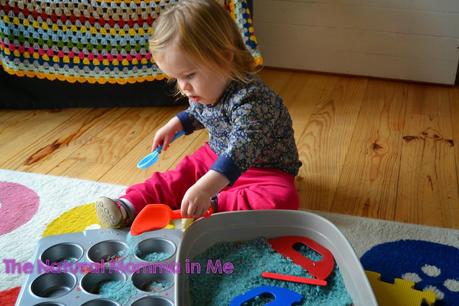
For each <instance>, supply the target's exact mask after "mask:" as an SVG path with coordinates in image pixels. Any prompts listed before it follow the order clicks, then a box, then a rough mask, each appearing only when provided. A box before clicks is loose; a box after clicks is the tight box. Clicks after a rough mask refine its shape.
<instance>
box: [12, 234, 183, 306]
mask: <svg viewBox="0 0 459 306" xmlns="http://www.w3.org/2000/svg"><path fill="white" fill-rule="evenodd" d="M182 235H183V233H182V231H181V230H177V229H164V230H158V231H152V232H147V233H144V234H142V235H139V236H130V235H128V230H111V229H107V230H87V231H85V232H82V233H72V234H64V235H57V236H49V237H46V238H43V239H41V240H40V241H39V242H38V247H37V249H36V252H35V255H34V259H33V261H32V262H31V263H32V264H33V271H31V273H30V274H29V275H28V277H27V280H26V282H25V283H24V285H23V286H22V288H21V291H20V293H19V296H18V299H17V302H16V305H17V306H35V305H36V306H72V305H84V306H123V305H129V306H146V305H157V306H173V305H175V293H174V292H175V277H176V273H175V272H176V271H175V272H174V270H173V269H172V270H171V269H169V270H167V269H164V268H162V267H166V266H168V267H173V265H174V264H175V262H176V255H177V249H178V248H179V246H180V243H181V240H182ZM128 240H129V241H128ZM149 253H167V255H169V254H170V256H169V257H168V258H167V259H164V260H161V261H156V262H149V261H146V260H144V259H143V258H145V255H147V254H149ZM85 266H87V267H85ZM143 266H145V267H146V268H144V269H142V267H143ZM161 269H162V270H161ZM139 270H140V272H139ZM108 281H124V282H126V283H125V284H127V285H129V286H132V285H133V286H134V287H135V289H134V288H132V287H131V288H132V291H130V293H132V296H131V297H130V298H129V299H128V300H127V301H122V303H121V302H120V301H119V300H118V301H117V300H116V299H115V300H114V299H108V298H106V297H104V296H102V295H101V294H100V292H99V289H100V286H101V284H103V283H105V282H108ZM128 282H131V283H128ZM158 284H159V287H158ZM162 284H164V285H165V286H163V285H162ZM134 292H135V294H134Z"/></svg>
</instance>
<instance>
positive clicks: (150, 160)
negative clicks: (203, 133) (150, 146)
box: [137, 131, 185, 169]
mask: <svg viewBox="0 0 459 306" xmlns="http://www.w3.org/2000/svg"><path fill="white" fill-rule="evenodd" d="M183 135H185V132H184V131H178V132H177V133H175V135H174V137H172V139H171V141H170V142H169V143H172V142H173V141H174V140H176V139H177V138H179V137H180V136H183ZM162 149H163V145H160V146H159V147H157V148H156V149H154V150H153V152H151V153H150V154H148V155H147V156H145V157H144V158H142V159H141V160H140V161H139V162H138V163H137V168H139V169H147V168H148V167H151V166H152V165H153V164H154V163H156V162H157V161H158V156H159V154H160V153H161V151H162Z"/></svg>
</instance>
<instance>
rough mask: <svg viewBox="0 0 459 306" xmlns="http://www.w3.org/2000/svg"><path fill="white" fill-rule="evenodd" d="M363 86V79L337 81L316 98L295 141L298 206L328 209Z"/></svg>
mask: <svg viewBox="0 0 459 306" xmlns="http://www.w3.org/2000/svg"><path fill="white" fill-rule="evenodd" d="M366 87H367V80H366V79H359V78H338V79H336V80H335V82H333V83H331V84H329V85H328V86H327V87H325V88H324V90H323V91H322V93H321V95H320V96H319V97H318V99H317V101H316V105H315V106H314V110H313V112H312V114H311V116H310V117H309V120H308V121H307V122H305V125H304V130H303V132H302V134H301V138H300V140H299V142H298V147H299V152H300V157H301V159H302V161H303V167H302V168H301V170H300V176H299V178H298V179H297V182H301V183H302V187H301V188H300V195H301V203H302V207H304V208H308V209H317V210H330V206H331V204H332V201H333V197H334V194H335V190H336V187H337V185H338V181H339V178H340V175H341V169H342V168H343V165H344V161H345V157H346V153H347V151H348V149H349V144H350V142H351V138H352V134H353V131H354V127H355V123H356V121H357V115H358V113H359V109H360V107H361V104H362V100H363V97H364V95H365V92H366ZM294 113H301V112H294ZM296 121H298V120H296Z"/></svg>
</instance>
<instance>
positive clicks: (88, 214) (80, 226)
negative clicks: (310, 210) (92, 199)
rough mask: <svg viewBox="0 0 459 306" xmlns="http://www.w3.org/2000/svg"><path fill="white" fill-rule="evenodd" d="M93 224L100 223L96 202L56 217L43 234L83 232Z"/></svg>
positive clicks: (45, 235)
mask: <svg viewBox="0 0 459 306" xmlns="http://www.w3.org/2000/svg"><path fill="white" fill-rule="evenodd" d="M93 224H99V221H98V220H97V216H96V206H95V205H94V203H89V204H86V205H82V206H78V207H75V208H72V209H71V210H68V211H66V212H65V213H63V214H62V215H60V216H59V217H57V218H56V219H54V220H53V221H52V222H51V223H50V224H48V226H47V227H46V229H45V231H44V232H43V234H42V236H43V237H47V236H52V235H61V234H68V233H77V232H82V231H84V230H85V229H86V228H87V227H88V226H91V225H93Z"/></svg>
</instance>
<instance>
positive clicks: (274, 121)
mask: <svg viewBox="0 0 459 306" xmlns="http://www.w3.org/2000/svg"><path fill="white" fill-rule="evenodd" d="M150 51H151V52H152V54H153V58H154V60H155V62H156V64H157V65H158V67H159V68H160V69H161V71H163V72H164V73H165V74H167V76H168V77H169V78H171V79H174V80H176V82H177V90H178V93H180V94H183V95H186V96H187V97H188V100H189V104H190V105H189V107H188V108H187V109H186V110H185V111H182V112H180V113H178V114H177V115H176V116H175V117H173V118H172V119H170V121H169V122H168V123H167V124H165V125H164V126H163V127H161V128H160V129H159V130H158V131H157V132H156V134H155V136H154V139H153V149H155V148H156V147H158V146H159V145H161V144H162V145H163V148H164V150H166V149H167V147H168V145H169V142H170V140H171V139H172V137H173V136H174V134H175V133H176V132H178V131H180V130H183V131H184V132H185V134H187V135H189V134H191V133H193V131H195V130H198V129H202V128H206V129H207V130H208V133H209V142H208V143H205V144H204V145H203V146H202V147H200V148H199V149H198V150H197V151H196V152H194V153H193V154H192V155H191V156H187V157H185V158H184V159H183V160H182V161H180V162H179V164H178V165H177V167H176V169H175V170H170V171H166V172H163V173H159V172H156V173H153V175H152V176H151V177H150V178H149V179H147V180H146V181H145V182H143V183H140V184H135V185H133V186H130V187H129V188H128V189H127V190H126V193H125V195H123V196H122V197H121V198H120V199H109V198H106V197H101V198H99V199H98V200H97V201H96V211H97V216H98V218H99V221H100V223H101V225H102V226H103V227H110V228H119V227H125V226H128V225H129V224H130V223H131V222H132V220H133V219H134V217H135V216H136V215H137V214H138V213H139V212H140V211H141V210H142V208H143V207H145V205H147V204H151V203H164V204H168V205H169V206H170V207H171V208H172V209H179V208H180V209H181V213H182V215H183V216H185V217H198V216H200V215H202V214H203V213H204V212H205V211H206V210H208V209H209V207H210V206H211V205H214V209H216V210H218V211H234V210H247V209H298V205H299V200H298V194H297V192H296V190H295V186H294V177H295V176H296V175H297V174H298V169H299V168H300V166H301V162H300V161H299V159H298V151H297V148H296V145H295V139H294V137H293V129H292V121H291V118H290V115H289V113H288V110H287V108H286V107H285V105H284V104H283V102H282V99H281V98H280V97H279V96H278V95H277V94H276V93H274V92H273V91H272V90H271V89H270V88H269V87H268V86H267V85H265V84H264V83H263V82H262V81H261V80H260V79H259V78H257V77H256V76H255V73H256V65H255V62H254V59H253V58H252V56H251V54H250V53H249V51H248V50H247V49H246V47H245V45H244V42H243V39H242V36H241V34H240V32H239V29H238V27H237V25H236V23H235V22H234V21H233V19H232V18H231V16H230V15H229V14H228V13H227V12H226V10H225V9H224V8H223V7H222V6H221V5H220V4H218V3H217V2H216V1H215V0H183V1H180V2H179V3H177V4H175V5H174V6H173V7H172V8H171V9H169V10H168V11H166V12H164V13H162V14H161V16H160V17H159V18H158V20H157V24H156V25H155V31H154V34H153V36H152V38H151V39H150Z"/></svg>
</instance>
